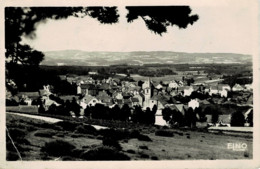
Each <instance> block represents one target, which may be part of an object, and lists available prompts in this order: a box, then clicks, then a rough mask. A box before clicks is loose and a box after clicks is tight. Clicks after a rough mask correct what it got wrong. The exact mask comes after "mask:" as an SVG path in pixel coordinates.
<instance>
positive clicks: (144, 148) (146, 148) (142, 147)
mask: <svg viewBox="0 0 260 169" xmlns="http://www.w3.org/2000/svg"><path fill="white" fill-rule="evenodd" d="M139 148H140V149H143V150H148V147H147V146H139Z"/></svg>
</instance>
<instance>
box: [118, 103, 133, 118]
mask: <svg viewBox="0 0 260 169" xmlns="http://www.w3.org/2000/svg"><path fill="white" fill-rule="evenodd" d="M130 115H131V110H130V107H129V106H128V104H124V105H123V107H122V109H121V118H120V119H121V120H122V121H127V120H129V117H130Z"/></svg>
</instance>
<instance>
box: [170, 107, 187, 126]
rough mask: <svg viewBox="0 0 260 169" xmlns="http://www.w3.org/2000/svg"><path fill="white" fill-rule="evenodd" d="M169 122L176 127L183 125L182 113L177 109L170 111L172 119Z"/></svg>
mask: <svg viewBox="0 0 260 169" xmlns="http://www.w3.org/2000/svg"><path fill="white" fill-rule="evenodd" d="M170 123H171V124H173V125H175V126H176V125H177V126H178V127H179V126H183V123H184V121H183V115H182V114H181V112H180V111H178V110H173V111H172V119H171V121H170Z"/></svg>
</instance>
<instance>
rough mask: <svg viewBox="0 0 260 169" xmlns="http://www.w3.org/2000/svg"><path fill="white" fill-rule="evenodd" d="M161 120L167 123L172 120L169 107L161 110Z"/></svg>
mask: <svg viewBox="0 0 260 169" xmlns="http://www.w3.org/2000/svg"><path fill="white" fill-rule="evenodd" d="M162 115H163V120H165V121H166V122H167V123H169V121H170V120H171V119H172V111H171V109H170V108H169V107H165V108H164V109H163V110H162Z"/></svg>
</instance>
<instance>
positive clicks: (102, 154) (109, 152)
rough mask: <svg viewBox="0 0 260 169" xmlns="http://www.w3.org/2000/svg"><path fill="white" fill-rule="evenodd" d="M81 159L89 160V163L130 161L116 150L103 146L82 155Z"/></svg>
mask: <svg viewBox="0 0 260 169" xmlns="http://www.w3.org/2000/svg"><path fill="white" fill-rule="evenodd" d="M81 158H82V159H84V160H91V161H96V160H100V161H104V160H130V157H128V156H127V155H125V154H123V153H121V152H119V151H118V150H116V149H114V148H112V147H108V146H103V147H97V148H94V149H91V150H89V151H86V152H84V153H82V155H81Z"/></svg>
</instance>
